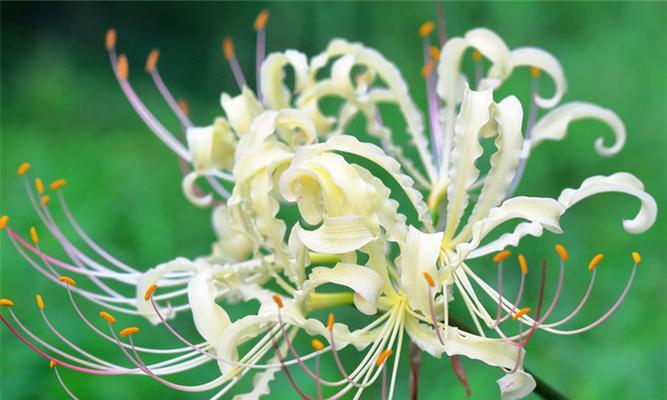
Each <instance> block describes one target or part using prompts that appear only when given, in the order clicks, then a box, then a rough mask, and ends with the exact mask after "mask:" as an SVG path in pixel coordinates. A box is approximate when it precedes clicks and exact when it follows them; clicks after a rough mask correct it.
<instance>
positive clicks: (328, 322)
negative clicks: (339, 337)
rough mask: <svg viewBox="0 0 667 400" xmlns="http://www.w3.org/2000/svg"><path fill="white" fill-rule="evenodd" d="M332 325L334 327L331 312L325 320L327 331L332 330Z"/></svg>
mask: <svg viewBox="0 0 667 400" xmlns="http://www.w3.org/2000/svg"><path fill="white" fill-rule="evenodd" d="M333 327H334V315H333V313H329V320H328V321H327V329H328V330H329V332H333Z"/></svg>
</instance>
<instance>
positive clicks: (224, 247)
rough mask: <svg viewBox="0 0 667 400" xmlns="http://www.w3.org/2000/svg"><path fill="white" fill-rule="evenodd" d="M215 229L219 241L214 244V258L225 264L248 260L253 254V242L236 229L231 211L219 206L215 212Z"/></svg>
mask: <svg viewBox="0 0 667 400" xmlns="http://www.w3.org/2000/svg"><path fill="white" fill-rule="evenodd" d="M213 229H214V230H215V233H216V236H217V238H218V240H217V241H216V242H214V243H213V254H212V257H213V258H214V259H217V260H221V261H223V262H229V261H231V262H237V261H243V260H245V259H247V258H248V257H249V256H250V254H251V253H252V242H251V241H250V240H248V238H247V237H246V236H245V234H244V233H243V232H239V231H238V230H236V229H235V228H234V224H233V223H232V221H231V216H230V214H229V209H228V208H227V206H225V205H219V206H218V207H216V208H215V210H213Z"/></svg>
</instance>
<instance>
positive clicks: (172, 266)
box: [136, 257, 197, 325]
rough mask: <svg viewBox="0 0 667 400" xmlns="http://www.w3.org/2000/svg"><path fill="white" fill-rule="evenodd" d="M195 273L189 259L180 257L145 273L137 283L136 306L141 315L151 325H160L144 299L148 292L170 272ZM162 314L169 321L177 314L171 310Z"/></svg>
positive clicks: (149, 304)
mask: <svg viewBox="0 0 667 400" xmlns="http://www.w3.org/2000/svg"><path fill="white" fill-rule="evenodd" d="M181 271H183V272H195V271H197V267H196V266H195V264H194V263H193V262H192V261H190V260H188V259H187V258H183V257H179V258H177V259H175V260H172V261H169V262H166V263H163V264H160V265H158V266H156V267H154V268H151V269H149V270H148V271H146V272H144V273H143V274H142V275H141V277H140V278H139V281H138V282H137V295H136V304H137V311H138V312H139V314H141V315H142V316H144V317H145V318H147V319H148V320H149V321H150V323H151V324H153V325H155V324H158V323H160V319H159V318H158V316H157V314H155V310H153V306H152V305H151V303H150V302H148V301H146V300H145V299H144V295H145V293H146V290H147V289H148V288H149V287H150V286H151V285H153V284H158V285H159V284H160V279H162V277H164V276H165V275H167V274H168V273H170V272H181ZM160 313H161V314H162V315H163V316H164V317H165V318H167V319H169V318H173V317H174V316H175V315H176V314H175V313H174V312H173V310H171V309H165V310H160Z"/></svg>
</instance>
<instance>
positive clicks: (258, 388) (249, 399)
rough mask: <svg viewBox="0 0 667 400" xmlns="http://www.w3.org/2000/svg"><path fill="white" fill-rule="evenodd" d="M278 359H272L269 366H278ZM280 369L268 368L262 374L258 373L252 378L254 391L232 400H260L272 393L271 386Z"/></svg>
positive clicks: (239, 395) (236, 396)
mask: <svg viewBox="0 0 667 400" xmlns="http://www.w3.org/2000/svg"><path fill="white" fill-rule="evenodd" d="M279 362H280V361H279V359H278V357H275V356H274V357H271V358H270V359H269V361H268V362H267V364H278V363H279ZM279 371H280V368H267V369H265V370H263V371H262V372H257V373H255V375H254V376H253V378H252V390H251V391H250V392H248V393H243V394H237V395H235V396H234V397H233V398H232V400H259V399H260V398H262V397H264V396H266V395H268V394H270V393H271V388H270V387H269V385H270V384H271V382H273V381H274V380H275V379H276V374H277V373H278V372H279Z"/></svg>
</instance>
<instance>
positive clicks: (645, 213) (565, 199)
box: [558, 172, 658, 233]
mask: <svg viewBox="0 0 667 400" xmlns="http://www.w3.org/2000/svg"><path fill="white" fill-rule="evenodd" d="M609 192H618V193H625V194H629V195H631V196H634V197H636V198H637V199H639V200H640V201H641V208H640V209H639V212H638V213H637V215H636V216H635V217H634V218H633V219H626V220H623V227H624V228H625V230H626V231H628V232H630V233H642V232H644V231H646V230H647V229H648V228H650V227H651V226H652V225H653V223H654V222H655V219H656V215H657V213H658V206H657V204H656V202H655V199H654V198H653V197H651V195H649V194H648V193H646V192H645V191H644V184H643V183H642V182H641V181H640V180H639V179H637V178H636V177H635V176H634V175H632V174H629V173H627V172H619V173H616V174H614V175H610V176H601V175H599V176H592V177H590V178H588V179H586V180H585V181H583V182H582V184H581V186H579V188H577V189H565V190H563V191H562V192H561V194H560V196H559V197H558V201H559V202H560V203H562V204H563V206H565V208H566V209H567V208H570V207H572V206H574V205H575V204H577V203H578V202H580V201H581V200H584V199H586V198H588V197H591V196H594V195H596V194H600V193H609Z"/></svg>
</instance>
